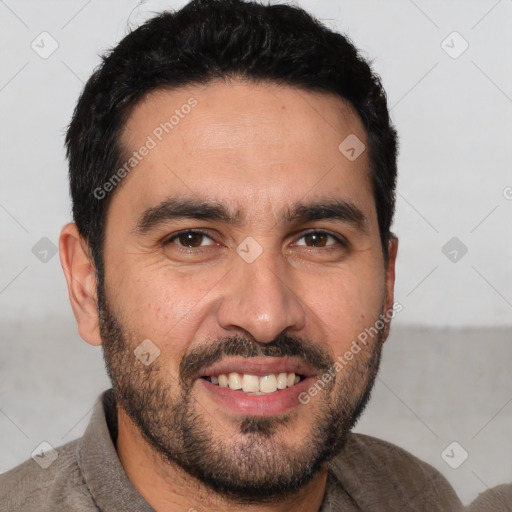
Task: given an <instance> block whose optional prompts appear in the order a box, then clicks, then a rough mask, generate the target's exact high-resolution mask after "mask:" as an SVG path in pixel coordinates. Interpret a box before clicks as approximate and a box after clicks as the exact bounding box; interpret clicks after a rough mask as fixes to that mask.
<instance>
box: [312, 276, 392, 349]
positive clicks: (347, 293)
mask: <svg viewBox="0 0 512 512" xmlns="http://www.w3.org/2000/svg"><path fill="white" fill-rule="evenodd" d="M304 297H305V298H306V304H308V306H309V307H310V308H311V310H312V311H313V312H314V315H315V316H316V317H317V318H318V319H320V321H321V322H322V323H323V324H324V325H325V326H326V334H327V335H328V336H329V337H330V338H331V339H333V343H335V344H336V345H339V346H340V349H343V347H345V346H346V345H347V344H350V343H351V341H352V339H354V338H356V337H357V335H358V334H359V333H361V332H362V331H364V329H365V328H367V327H368V326H369V325H373V323H374V322H375V321H376V320H377V319H378V316H379V314H380V313H381V308H382V304H383V301H384V297H385V288H384V274H383V273H382V272H377V271H375V272H364V273H357V272H354V271H353V270H348V269H346V270H342V271H338V272H336V273H335V274H331V275H330V276H328V277H327V276H326V277H325V278H324V279H323V280H321V281H320V282H319V281H318V280H315V287H314V288H313V287H310V288H309V291H308V292H307V293H306V295H304Z"/></svg>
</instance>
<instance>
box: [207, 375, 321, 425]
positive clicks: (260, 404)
mask: <svg viewBox="0 0 512 512" xmlns="http://www.w3.org/2000/svg"><path fill="white" fill-rule="evenodd" d="M197 380H198V381H199V385H200V386H203V387H204V389H205V390H206V392H207V393H209V394H210V395H211V396H212V398H213V399H214V400H215V401H216V402H217V403H219V404H220V405H221V406H222V407H223V408H225V409H229V410H230V411H231V412H233V413H235V414H241V415H243V416H272V415H274V414H282V413H285V412H287V411H289V410H291V409H293V408H294V407H297V406H298V405H302V404H301V402H300V401H299V395H300V394H301V393H303V392H305V391H307V390H308V389H309V388H310V387H311V386H312V385H313V383H314V380H315V378H314V377H308V378H306V379H304V380H303V381H301V382H299V383H298V384H295V386H292V387H291V388H285V389H278V390H277V391H275V392H274V393H268V394H266V395H250V394H248V393H244V392H243V391H238V390H235V389H229V388H223V387H222V386H219V385H218V384H212V383H211V382H209V381H207V380H206V379H197Z"/></svg>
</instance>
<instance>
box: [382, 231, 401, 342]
mask: <svg viewBox="0 0 512 512" xmlns="http://www.w3.org/2000/svg"><path fill="white" fill-rule="evenodd" d="M397 253H398V238H397V237H396V236H395V235H393V234H391V238H390V239H389V242H388V261H387V265H386V283H385V287H386V297H385V307H384V315H385V316H386V320H385V324H386V325H385V327H384V332H383V337H382V342H383V343H384V341H386V339H387V337H388V336H389V328H390V321H391V319H390V318H389V316H388V315H389V312H391V311H393V310H394V309H393V304H394V300H395V262H396V255H397Z"/></svg>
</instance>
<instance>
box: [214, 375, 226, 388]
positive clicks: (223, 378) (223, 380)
mask: <svg viewBox="0 0 512 512" xmlns="http://www.w3.org/2000/svg"><path fill="white" fill-rule="evenodd" d="M212 382H213V379H212ZM228 385H229V379H228V376H227V375H225V374H224V373H223V374H221V375H219V386H221V387H223V388H227V387H228Z"/></svg>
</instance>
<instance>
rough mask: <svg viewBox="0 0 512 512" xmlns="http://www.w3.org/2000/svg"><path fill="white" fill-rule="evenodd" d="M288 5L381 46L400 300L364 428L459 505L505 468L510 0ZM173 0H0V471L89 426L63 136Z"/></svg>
mask: <svg viewBox="0 0 512 512" xmlns="http://www.w3.org/2000/svg"><path fill="white" fill-rule="evenodd" d="M283 3H284V2H283ZM296 3H298V4H300V5H301V6H302V7H304V8H306V9H307V10H309V11H311V12H313V13H315V14H316V15H317V16H318V17H319V18H320V19H322V20H323V21H324V22H325V23H326V24H327V25H329V26H330V27H332V28H336V29H338V30H340V31H342V32H344V33H346V34H348V35H349V36H350V37H351V38H352V40H353V41H354V43H355V44H356V45H357V46H358V47H359V48H361V50H362V52H363V54H364V55H365V56H367V57H368V58H370V59H372V60H373V65H374V68H375V70H376V71H377V72H378V73H379V74H380V75H381V77H382V80H383V83H384V86H385V88H386V90H387V92H388V98H389V105H390V108H391V115H392V118H393V120H394V122H395V124H396V126H397V129H398V131H399V134H400V139H401V153H400V159H399V172H400V176H399V185H398V196H397V216H396V221H395V225H394V231H395V232H396V233H397V234H398V235H399V237H400V240H401V241H400V249H399V257H398V261H397V283H396V299H397V300H398V301H399V302H400V303H401V304H402V305H403V311H401V312H400V313H399V314H398V315H397V317H396V318H395V320H394V328H393V332H392V335H391V337H390V339H389V340H388V342H387V343H386V347H385V355H384V361H383V368H382V373H381V374H380V379H379V381H378V383H377V386H376V389H375V392H374V396H373V400H372V402H371V404H370V406H369V408H368V410H367V412H366V413H365V415H364V417H363V419H362V420H361V422H360V424H359V425H358V430H359V431H362V432H365V433H369V434H372V435H376V436H378V437H380V438H384V439H388V440H390V441H392V442H395V443H396V444H398V445H400V446H403V447H404V448H406V449H408V450H409V451H411V452H412V453H414V454H415V455H417V456H419V457H420V458H423V459H424V460H427V461H428V462H430V463H431V464H432V465H434V466H435V467H437V468H438V469H439V470H440V471H442V472H443V474H445V475H446V476H447V478H448V479H449V480H450V482H452V484H453V485H454V486H455V488H456V490H457V491H458V492H459V494H460V496H461V498H462V499H463V500H464V501H466V502H467V501H469V500H470V499H472V498H473V497H475V496H476V495H477V493H478V492H481V491H483V490H484V489H486V488H487V487H489V486H493V485H496V484H498V483H502V482H505V481H512V464H511V463H510V461H511V460H512V441H511V440H510V437H511V436H510V434H511V430H512V429H511V426H512V421H511V420H512V404H511V403H510V402H512V385H511V378H510V372H509V367H510V365H511V363H512V348H511V343H510V341H511V339H512V336H511V334H512V329H511V326H512V265H511V261H512V259H511V257H512V236H510V235H511V229H510V225H511V222H510V221H511V219H512V170H511V166H512V164H511V162H512V158H511V157H512V144H511V143H510V136H511V133H512V131H511V128H512V58H511V56H510V48H512V31H511V30H510V27H511V26H512V1H511V0H499V1H496V0H491V1H487V0H485V1H484V0H481V1H467V0H466V1H451V2H449V4H448V5H447V3H446V2H442V1H436V2H434V1H429V2H427V1H420V0H416V1H412V0H397V1H389V0H388V1H386V2H382V1H380V2H379V1H377V0H375V1H368V0H366V1H361V0H357V1H355V0H354V1H341V0H323V1H316V2H313V1H301V2H296ZM183 4H184V2H174V1H169V2H162V1H160V2H143V3H140V2H135V1H126V0H125V1H99V0H90V1H84V0H82V1H67V2H56V1H48V0H44V1H41V0H40V1H37V2H36V1H27V0H24V1H23V0H19V1H17V2H15V1H13V0H4V1H2V0H0V43H1V44H0V62H1V67H0V109H1V112H2V115H1V117H0V144H1V146H0V149H1V153H0V154H1V165H0V180H1V182H0V183H1V186H0V226H1V232H0V241H1V244H2V245H1V247H2V249H1V251H0V315H1V318H0V329H1V337H0V349H1V352H0V353H1V355H0V451H1V453H2V458H1V460H0V472H1V471H5V470H7V469H9V468H10V467H12V466H13V465H14V464H17V463H19V462H21V461H22V460H24V459H26V458H27V457H29V456H30V453H31V452H32V451H33V450H34V448H35V447H36V446H38V445H39V443H40V442H41V441H43V440H45V441H48V442H50V443H51V444H52V445H54V446H57V445H60V444H63V443H64V442H67V441H68V440H71V439H73V438H76V437H78V436H79V435H81V433H82V431H83V429H84V427H85V425H86V423H87V418H88V415H89V412H90V408H91V407H92V405H93V403H94V399H95V397H96V396H97V394H98V393H99V392H100V391H101V390H103V389H105V388H106V387H107V386H108V381H107V379H106V377H105V375H104V370H103V364H102V359H101V351H100V350H99V349H97V348H93V347H90V346H88V345H87V344H86V343H84V342H82V341H81V340H80V338H79V337H78V335H77V333H76V326H75V323H74V319H73V316H72V312H71V308H70V306H69V301H68V297H67V289H66V285H65V280H64V277H63V274H62V270H61V267H60V263H59V260H58V256H57V255H56V254H54V253H53V251H52V249H53V248H54V246H55V245H56V244H57V241H58V235H59V232H60V229H61V227H62V225H63V224H64V223H65V222H67V221H69V220H71V217H70V201H69V198H68V189H67V176H66V172H67V170H66V163H65V159H64V150H63V133H64V130H65V127H66V125H67V123H68V122H69V119H70V116H71V113H72V110H73V108H74V105H75V103H76V100H77V98H78V95H79V93H80V91H81V88H82V87H83V82H84V81H85V80H86V79H87V78H88V76H89V75H90V73H91V72H92V70H93V69H94V67H95V66H97V65H98V63H99V57H98V54H99V53H103V52H104V51H105V50H107V49H108V48H110V47H111V46H113V45H115V43H116V42H117V41H119V39H120V38H121V37H122V36H123V35H124V34H125V33H126V31H127V29H128V27H129V26H137V25H138V24H139V23H140V22H141V21H143V20H144V19H146V18H147V17H148V16H149V15H150V14H151V12H152V11H160V10H161V8H162V7H167V8H169V7H170V8H178V7H180V6H181V5H183ZM43 32H47V33H48V34H42V33H43ZM454 32H457V33H456V34H454ZM41 34H42V35H41ZM52 45H53V46H56V50H55V51H54V52H53V53H52V54H51V55H48V53H49V52H50V50H51V49H52ZM57 45H58V46H57ZM466 46H467V49H465V48H466ZM464 49H465V51H463V50H464ZM43 57H46V58H43ZM454 237H455V240H452V239H453V238H454ZM450 240H451V242H450ZM446 244H448V245H446ZM45 251H46V252H45ZM454 251H455V252H454ZM466 251H467V252H466ZM453 441H456V442H457V443H458V444H457V445H451V446H450V448H449V449H448V450H447V451H445V448H447V447H448V446H449V445H450V443H452V442H453ZM462 450H464V451H465V452H467V453H468V454H469V456H468V458H467V460H465V461H464V462H463V463H462V464H461V465H460V466H459V467H458V468H457V469H453V468H452V467H450V465H449V463H450V464H451V465H452V466H454V465H457V464H458V463H459V462H460V461H461V460H462V459H463V455H464V451H462ZM443 453H444V458H443V456H442V454H443ZM447 454H448V456H447Z"/></svg>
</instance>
